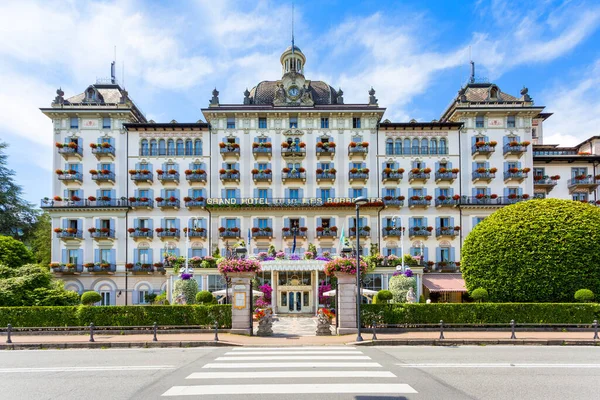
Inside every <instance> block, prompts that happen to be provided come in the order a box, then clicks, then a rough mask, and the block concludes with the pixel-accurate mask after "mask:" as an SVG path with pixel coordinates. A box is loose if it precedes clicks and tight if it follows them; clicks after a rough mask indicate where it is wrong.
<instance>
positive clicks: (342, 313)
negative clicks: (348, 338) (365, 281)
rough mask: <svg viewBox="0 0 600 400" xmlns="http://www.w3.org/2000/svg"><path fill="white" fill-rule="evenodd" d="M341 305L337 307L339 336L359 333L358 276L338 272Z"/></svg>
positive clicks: (336, 274)
mask: <svg viewBox="0 0 600 400" xmlns="http://www.w3.org/2000/svg"><path fill="white" fill-rule="evenodd" d="M335 277H336V278H337V281H338V283H337V289H336V290H338V291H339V292H338V296H339V297H338V299H339V304H338V305H337V309H336V312H337V318H338V321H339V324H338V330H337V333H338V335H348V334H351V333H357V331H358V329H357V325H356V275H352V274H346V273H343V272H336V273H335Z"/></svg>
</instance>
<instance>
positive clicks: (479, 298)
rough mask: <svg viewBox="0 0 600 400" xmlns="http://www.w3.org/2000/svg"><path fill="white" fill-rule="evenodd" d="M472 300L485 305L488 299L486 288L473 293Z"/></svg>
mask: <svg viewBox="0 0 600 400" xmlns="http://www.w3.org/2000/svg"><path fill="white" fill-rule="evenodd" d="M471 298H472V299H473V300H475V301H476V302H478V303H483V302H484V301H486V300H487V298H488V291H487V290H485V289H484V288H477V289H475V290H473V292H471Z"/></svg>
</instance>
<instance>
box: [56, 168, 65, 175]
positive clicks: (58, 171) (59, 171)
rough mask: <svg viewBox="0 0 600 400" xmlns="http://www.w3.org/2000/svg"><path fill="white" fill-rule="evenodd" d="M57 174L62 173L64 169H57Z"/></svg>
mask: <svg viewBox="0 0 600 400" xmlns="http://www.w3.org/2000/svg"><path fill="white" fill-rule="evenodd" d="M54 172H56V175H62V174H63V173H64V172H63V171H62V169H57V170H56V171H54Z"/></svg>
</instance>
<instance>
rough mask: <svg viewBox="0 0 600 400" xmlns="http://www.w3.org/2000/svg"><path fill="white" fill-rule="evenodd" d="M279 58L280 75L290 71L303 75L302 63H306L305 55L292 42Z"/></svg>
mask: <svg viewBox="0 0 600 400" xmlns="http://www.w3.org/2000/svg"><path fill="white" fill-rule="evenodd" d="M279 60H280V61H281V75H282V76H284V75H285V74H288V73H290V72H295V73H297V74H300V75H304V64H305V63H306V57H305V56H304V54H303V53H302V50H300V48H299V47H298V46H296V45H294V44H292V45H291V46H290V47H288V48H287V49H285V51H284V52H283V54H281V58H280V59H279Z"/></svg>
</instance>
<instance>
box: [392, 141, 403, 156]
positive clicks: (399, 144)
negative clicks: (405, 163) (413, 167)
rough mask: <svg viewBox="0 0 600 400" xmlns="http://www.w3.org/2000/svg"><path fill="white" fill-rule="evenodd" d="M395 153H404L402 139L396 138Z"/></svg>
mask: <svg viewBox="0 0 600 400" xmlns="http://www.w3.org/2000/svg"><path fill="white" fill-rule="evenodd" d="M394 153H395V154H398V155H400V154H402V139H396V141H395V142H394Z"/></svg>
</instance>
